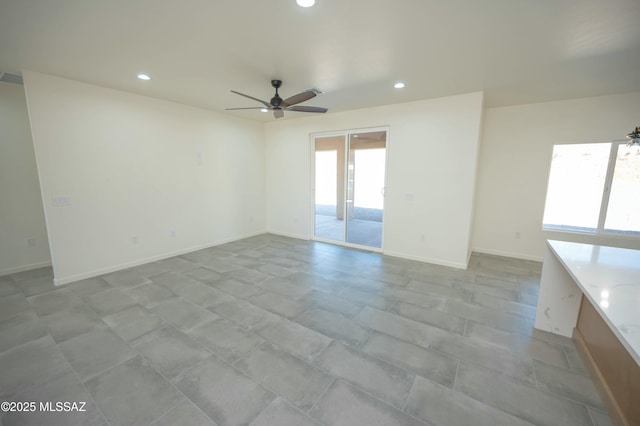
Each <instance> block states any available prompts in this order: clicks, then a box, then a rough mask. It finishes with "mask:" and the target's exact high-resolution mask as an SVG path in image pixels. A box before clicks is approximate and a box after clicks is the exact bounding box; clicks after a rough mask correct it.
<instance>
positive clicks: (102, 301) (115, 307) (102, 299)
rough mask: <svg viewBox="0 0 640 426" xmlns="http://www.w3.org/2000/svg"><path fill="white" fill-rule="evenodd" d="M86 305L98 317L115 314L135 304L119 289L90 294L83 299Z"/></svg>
mask: <svg viewBox="0 0 640 426" xmlns="http://www.w3.org/2000/svg"><path fill="white" fill-rule="evenodd" d="M85 301H86V302H87V305H89V306H90V307H91V308H92V309H93V310H94V311H96V312H97V313H98V315H100V316H105V315H111V314H115V313H116V312H120V311H122V310H124V309H126V308H128V307H131V306H133V305H135V304H136V302H135V301H134V300H133V299H132V298H131V297H129V295H127V293H126V292H125V291H124V290H122V289H120V288H112V289H109V290H105V291H101V292H100V293H95V294H92V295H91V296H87V297H85Z"/></svg>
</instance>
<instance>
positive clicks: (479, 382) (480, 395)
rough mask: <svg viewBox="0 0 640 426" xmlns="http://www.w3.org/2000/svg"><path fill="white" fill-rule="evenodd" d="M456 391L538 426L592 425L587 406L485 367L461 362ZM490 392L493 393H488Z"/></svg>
mask: <svg viewBox="0 0 640 426" xmlns="http://www.w3.org/2000/svg"><path fill="white" fill-rule="evenodd" d="M455 388H456V389H457V390H460V391H461V392H463V393H465V394H466V395H468V396H470V397H472V398H475V399H477V400H479V401H482V402H484V403H485V404H488V405H491V406H493V407H495V408H498V409H500V410H502V411H506V412H507V413H510V414H512V415H514V416H516V417H520V418H522V419H524V420H527V421H529V422H531V423H534V424H536V425H542V426H578V425H584V426H589V425H591V418H590V417H589V413H588V412H587V408H586V407H585V406H584V405H580V404H576V403H574V402H570V401H567V400H565V399H562V398H558V397H557V396H554V395H552V394H548V393H544V392H541V391H539V390H538V389H536V388H535V387H532V386H529V385H525V384H523V383H521V382H518V381H515V380H512V379H509V378H508V377H506V376H503V375H501V374H496V373H495V372H493V371H490V370H487V369H484V368H482V367H476V366H472V365H470V364H465V363H460V366H459V367H458V376H457V379H456V386H455ZM487 389H490V390H491V391H490V392H487Z"/></svg>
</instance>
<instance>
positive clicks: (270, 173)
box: [266, 93, 483, 268]
mask: <svg viewBox="0 0 640 426" xmlns="http://www.w3.org/2000/svg"><path fill="white" fill-rule="evenodd" d="M482 103H483V94H482V93H471V94H466V95H460V96H452V97H447V98H439V99H430V100H424V101H419V102H412V103H405V104H397V105H388V106H383V107H378V108H368V109H362V110H356V111H349V112H343V113H335V114H327V115H323V116H313V117H308V118H301V119H294V120H283V121H273V122H270V123H268V124H267V125H266V168H267V170H266V171H267V174H266V181H267V229H268V230H269V232H273V233H278V234H283V235H290V236H295V237H299V238H310V237H311V236H312V232H313V231H312V227H313V224H312V197H311V152H312V151H311V143H310V134H312V133H317V132H327V131H335V130H344V129H354V128H366V127H376V126H387V125H388V126H390V135H389V143H388V157H387V159H388V162H387V190H386V199H385V218H384V220H385V222H384V252H385V253H386V254H390V255H395V256H402V257H406V258H410V259H416V260H422V261H428V262H433V263H438V264H444V265H450V266H454V267H461V268H464V267H466V265H467V260H468V255H469V253H470V236H471V223H472V218H473V199H474V189H475V176H476V160H477V153H478V143H479V136H480V125H481V117H482ZM291 114H295V113H291ZM405 194H413V200H411V201H408V200H405ZM422 234H424V236H425V241H421V238H420V237H421V235H422Z"/></svg>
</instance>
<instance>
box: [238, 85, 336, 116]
mask: <svg viewBox="0 0 640 426" xmlns="http://www.w3.org/2000/svg"><path fill="white" fill-rule="evenodd" d="M271 86H273V87H274V88H275V89H276V94H275V95H274V96H273V98H271V100H270V101H269V102H266V101H263V100H261V99H258V98H254V97H253V96H249V95H245V94H244V93H240V92H236V91H235V90H232V91H231V93H235V94H236V95H240V96H244V97H245V98H249V99H253V100H254V101H257V102H260V103H261V104H263V105H264V106H263V107H249V108H227V111H233V110H239V109H263V108H266V109H268V110H270V111H273V115H274V117H275V118H282V117H284V112H285V111H297V112H316V113H320V114H324V113H325V112H327V111H328V109H327V108H322V107H313V106H298V105H297V104H299V103H302V102H304V101H308V100H309V99H311V98H313V97H315V96H316V92H315V91H313V90H305V91H304V92H300V93H298V94H297V95H293V96H291V97H288V98H287V99H282V98H281V97H280V95H279V94H278V89H279V88H280V86H282V81H281V80H271Z"/></svg>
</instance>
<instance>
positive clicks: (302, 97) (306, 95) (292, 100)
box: [280, 90, 316, 108]
mask: <svg viewBox="0 0 640 426" xmlns="http://www.w3.org/2000/svg"><path fill="white" fill-rule="evenodd" d="M315 96H316V94H315V92H312V91H311V90H307V91H306V92H300V93H298V94H297V95H293V96H291V97H288V98H287V99H285V100H284V101H282V103H281V104H280V106H281V107H282V108H285V107H288V106H291V105H295V104H299V103H300V102H304V101H308V100H309V99H311V98H313V97H315Z"/></svg>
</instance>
